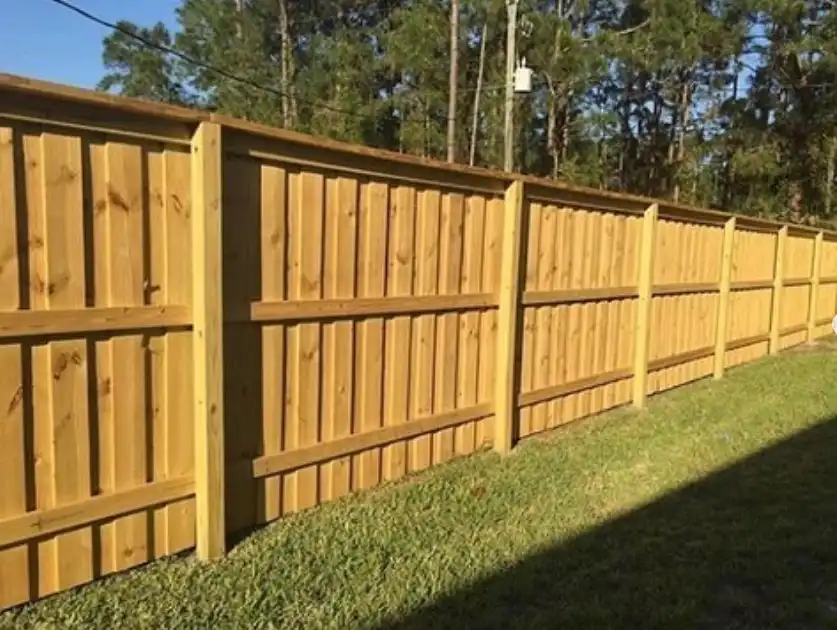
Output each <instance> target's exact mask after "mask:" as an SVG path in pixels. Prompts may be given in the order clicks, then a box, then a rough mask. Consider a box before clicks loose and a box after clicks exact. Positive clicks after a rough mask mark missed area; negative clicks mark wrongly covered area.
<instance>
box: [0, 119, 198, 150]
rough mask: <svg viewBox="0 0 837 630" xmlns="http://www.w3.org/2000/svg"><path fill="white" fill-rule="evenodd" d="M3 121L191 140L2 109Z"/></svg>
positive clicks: (58, 129)
mask: <svg viewBox="0 0 837 630" xmlns="http://www.w3.org/2000/svg"><path fill="white" fill-rule="evenodd" d="M2 121H8V122H18V123H29V124H33V125H39V126H43V127H44V128H46V129H49V130H50V131H55V132H56V133H61V132H64V133H66V132H68V131H71V132H72V131H76V132H80V133H81V134H106V135H108V136H111V137H113V136H115V137H117V138H124V139H129V140H140V141H146V142H149V141H150V142H163V143H165V144H172V145H179V146H189V144H190V141H189V139H188V138H187V137H186V134H185V133H183V134H182V135H183V137H181V138H178V137H177V135H176V132H175V133H174V134H171V135H166V134H162V133H154V132H153V131H131V130H130V129H125V128H120V127H119V126H118V125H113V126H107V125H102V124H97V123H95V122H82V121H78V122H73V121H71V120H66V119H63V120H62V119H56V118H54V117H53V118H51V117H49V116H40V115H38V114H18V113H10V112H8V111H6V110H0V123H2ZM180 131H182V132H185V127H182V128H180Z"/></svg>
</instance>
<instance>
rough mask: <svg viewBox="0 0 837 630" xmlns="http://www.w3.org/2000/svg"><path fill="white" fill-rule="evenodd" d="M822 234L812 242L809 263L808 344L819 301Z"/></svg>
mask: <svg viewBox="0 0 837 630" xmlns="http://www.w3.org/2000/svg"><path fill="white" fill-rule="evenodd" d="M822 243H823V233H822V232H819V233H818V234H817V236H816V240H815V241H814V257H813V260H812V261H811V279H810V280H811V294H810V297H811V299H810V302H809V305H808V338H807V340H808V343H810V342H812V341H814V337H815V332H816V327H817V308H818V307H819V303H820V302H819V299H820V274H821V273H822Z"/></svg>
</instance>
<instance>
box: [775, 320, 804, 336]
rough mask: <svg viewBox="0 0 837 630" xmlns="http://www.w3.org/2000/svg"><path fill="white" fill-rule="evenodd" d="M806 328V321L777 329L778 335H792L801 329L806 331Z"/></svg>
mask: <svg viewBox="0 0 837 630" xmlns="http://www.w3.org/2000/svg"><path fill="white" fill-rule="evenodd" d="M807 330H808V324H807V322H806V323H804V324H797V325H795V326H787V327H785V328H782V329H781V330H780V331H779V335H780V336H782V337H784V336H785V335H793V334H795V333H799V332H803V331H807Z"/></svg>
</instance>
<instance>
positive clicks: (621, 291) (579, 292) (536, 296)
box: [520, 287, 637, 306]
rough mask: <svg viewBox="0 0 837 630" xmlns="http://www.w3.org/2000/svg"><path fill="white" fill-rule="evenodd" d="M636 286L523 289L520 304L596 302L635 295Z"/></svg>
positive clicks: (551, 304) (550, 304)
mask: <svg viewBox="0 0 837 630" xmlns="http://www.w3.org/2000/svg"><path fill="white" fill-rule="evenodd" d="M636 295H637V288H636V287H601V288H593V289H556V290H549V291H524V292H523V296H522V297H521V300H520V303H521V305H522V306H554V305H558V304H574V303H576V302H598V301H599V300H618V299H622V298H627V297H636Z"/></svg>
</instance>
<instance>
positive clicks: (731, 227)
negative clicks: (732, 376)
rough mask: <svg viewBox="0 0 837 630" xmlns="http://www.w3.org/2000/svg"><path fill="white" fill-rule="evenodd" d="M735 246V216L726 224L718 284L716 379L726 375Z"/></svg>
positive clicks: (714, 373)
mask: <svg viewBox="0 0 837 630" xmlns="http://www.w3.org/2000/svg"><path fill="white" fill-rule="evenodd" d="M733 247H735V217H730V218H729V219H727V222H726V224H725V225H724V249H723V251H722V254H721V282H720V283H719V285H718V289H719V291H718V313H717V317H716V319H715V322H716V325H715V369H714V372H713V375H714V377H715V378H716V379H718V378H721V377H722V376H723V375H724V363H725V361H726V354H727V328H728V327H729V326H728V324H729V290H730V284H731V283H732V250H733Z"/></svg>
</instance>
